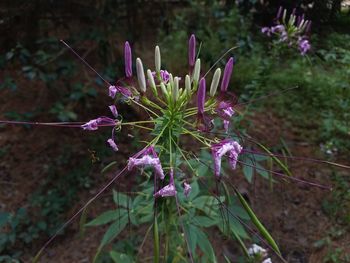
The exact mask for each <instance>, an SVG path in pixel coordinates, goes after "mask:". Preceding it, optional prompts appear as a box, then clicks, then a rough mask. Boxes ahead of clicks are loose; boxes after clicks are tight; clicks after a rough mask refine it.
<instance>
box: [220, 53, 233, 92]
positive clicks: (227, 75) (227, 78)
mask: <svg viewBox="0 0 350 263" xmlns="http://www.w3.org/2000/svg"><path fill="white" fill-rule="evenodd" d="M233 62H234V60H233V57H231V58H230V59H229V61H228V62H227V63H226V66H225V70H224V76H223V77H222V82H221V91H222V92H226V91H227V88H228V84H229V83H230V78H231V74H232V70H233Z"/></svg>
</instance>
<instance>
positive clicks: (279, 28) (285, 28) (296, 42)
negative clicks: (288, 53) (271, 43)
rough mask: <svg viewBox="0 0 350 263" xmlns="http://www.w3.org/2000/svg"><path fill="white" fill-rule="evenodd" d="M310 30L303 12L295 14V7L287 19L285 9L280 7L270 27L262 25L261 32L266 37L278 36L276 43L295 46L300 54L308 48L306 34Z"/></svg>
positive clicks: (308, 22)
mask: <svg viewBox="0 0 350 263" xmlns="http://www.w3.org/2000/svg"><path fill="white" fill-rule="evenodd" d="M310 31H311V21H310V20H306V19H305V16H304V14H303V15H300V16H296V15H295V9H294V10H293V12H292V14H291V15H290V16H289V19H288V20H287V9H283V8H282V7H280V8H279V9H278V12H277V16H276V19H275V25H274V26H272V27H263V28H262V29H261V32H262V33H263V34H266V35H267V36H268V37H271V36H273V35H275V36H277V37H278V43H285V44H287V45H288V47H293V46H295V47H297V48H298V50H299V51H300V54H301V55H303V56H304V55H305V54H306V53H307V52H308V51H309V50H310V49H311V45H310V42H309V38H308V35H309V33H310Z"/></svg>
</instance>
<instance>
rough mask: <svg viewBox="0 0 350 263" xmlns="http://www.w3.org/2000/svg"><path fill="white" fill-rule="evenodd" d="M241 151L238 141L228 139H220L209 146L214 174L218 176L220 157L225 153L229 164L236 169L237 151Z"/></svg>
mask: <svg viewBox="0 0 350 263" xmlns="http://www.w3.org/2000/svg"><path fill="white" fill-rule="evenodd" d="M241 151H242V146H241V145H239V143H238V142H236V141H234V140H230V139H225V140H222V141H221V142H219V143H217V144H213V145H212V146H211V152H212V157H213V160H214V174H215V176H216V177H220V171H221V159H222V157H223V156H224V155H225V154H228V158H229V164H230V166H231V168H232V169H236V164H237V159H238V155H239V153H240V152H241Z"/></svg>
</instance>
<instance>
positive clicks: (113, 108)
mask: <svg viewBox="0 0 350 263" xmlns="http://www.w3.org/2000/svg"><path fill="white" fill-rule="evenodd" d="M108 107H109V109H110V110H111V112H112V114H113V116H114V117H115V118H117V117H118V111H117V107H116V106H115V105H111V106H108Z"/></svg>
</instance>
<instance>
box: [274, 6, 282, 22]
mask: <svg viewBox="0 0 350 263" xmlns="http://www.w3.org/2000/svg"><path fill="white" fill-rule="evenodd" d="M282 11H283V7H282V6H280V7H279V8H278V11H277V15H276V19H277V20H278V19H280V18H281V15H282Z"/></svg>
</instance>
